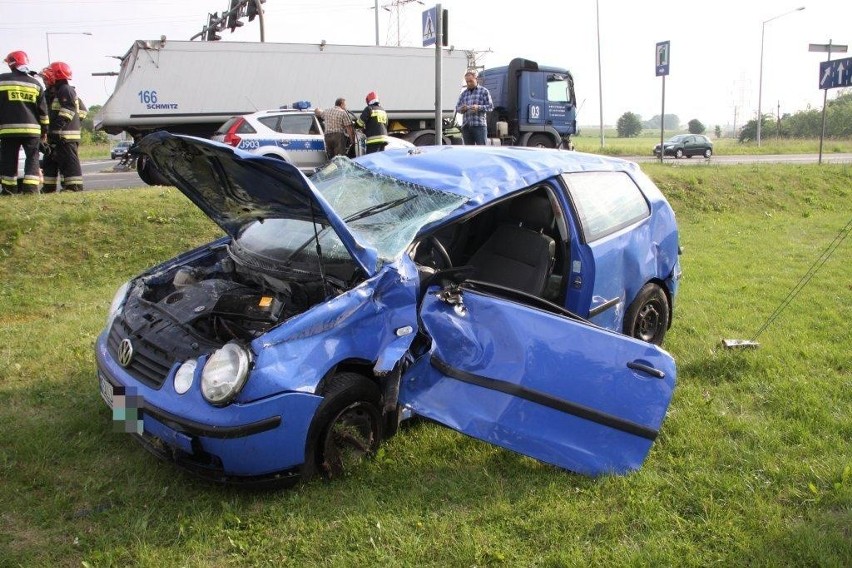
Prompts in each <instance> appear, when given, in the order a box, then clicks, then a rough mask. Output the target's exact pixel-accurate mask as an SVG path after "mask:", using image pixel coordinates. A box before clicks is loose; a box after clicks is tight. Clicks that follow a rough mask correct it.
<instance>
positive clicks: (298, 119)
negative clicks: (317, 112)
mask: <svg viewBox="0 0 852 568" xmlns="http://www.w3.org/2000/svg"><path fill="white" fill-rule="evenodd" d="M313 128H314V116H313V115H312V114H307V113H305V114H285V115H282V116H281V124H280V125H279V128H278V132H283V133H284V134H313V133H315V132H311V130H312V129H313Z"/></svg>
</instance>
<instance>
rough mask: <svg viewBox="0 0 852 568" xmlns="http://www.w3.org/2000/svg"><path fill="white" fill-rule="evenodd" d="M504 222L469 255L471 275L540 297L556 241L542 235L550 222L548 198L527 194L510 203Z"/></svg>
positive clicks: (550, 212) (551, 217) (551, 210)
mask: <svg viewBox="0 0 852 568" xmlns="http://www.w3.org/2000/svg"><path fill="white" fill-rule="evenodd" d="M508 221H509V222H506V223H504V224H501V225H498V226H497V229H496V230H495V231H494V233H493V234H492V235H491V236H490V237H489V238H488V239H487V240H486V241H485V243H483V245H482V246H481V247H480V248H479V249H478V250H477V251H476V252H475V253H474V254H473V256H471V257H470V260H469V261H468V264H470V265H472V266H474V267H476V273H475V275H474V278H475V279H476V280H481V281H483V282H489V283H492V284H497V285H499V286H505V287H506V288H513V289H515V290H520V291H522V292H526V293H527V294H532V295H534V296H539V297H540V296H541V295H542V293H543V292H544V287H545V285H546V284H547V278H548V276H550V272H551V271H552V270H553V262H554V257H555V251H556V242H555V241H554V240H553V238H552V237H551V236H549V235H546V234H544V229H545V228H550V227H552V225H553V209H552V207H551V206H550V200H549V199H548V198H547V196H545V195H542V194H537V193H536V194H528V195H525V196H522V197H519V198H517V199H515V200H514V201H512V202H511V203H510V208H509V213H508Z"/></svg>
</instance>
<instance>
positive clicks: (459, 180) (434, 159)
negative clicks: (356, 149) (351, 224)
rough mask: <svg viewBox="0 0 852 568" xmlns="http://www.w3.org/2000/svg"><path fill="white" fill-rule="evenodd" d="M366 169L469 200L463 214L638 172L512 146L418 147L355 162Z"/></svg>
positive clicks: (614, 162) (592, 158)
mask: <svg viewBox="0 0 852 568" xmlns="http://www.w3.org/2000/svg"><path fill="white" fill-rule="evenodd" d="M355 161H356V162H358V163H360V164H362V165H364V166H366V167H367V168H369V169H370V170H372V171H374V172H378V173H382V174H386V175H389V176H391V177H394V178H397V179H400V180H403V181H408V182H411V183H416V184H419V185H422V186H425V187H429V188H432V189H437V190H440V191H446V192H449V193H455V194H458V195H462V196H464V197H466V198H468V200H469V201H468V203H467V206H466V207H465V209H475V208H476V206H477V205H479V204H481V203H484V202H487V201H492V200H493V199H497V198H499V197H502V196H503V195H507V194H509V193H513V192H515V191H518V190H520V189H523V188H526V187H530V186H531V185H534V184H536V183H538V182H541V181H544V180H545V179H548V178H551V177H553V176H556V175H559V174H562V173H570V172H583V171H630V172H633V171H636V170H638V166H637V165H636V164H634V163H633V162H628V161H626V160H620V159H617V158H610V157H606V156H598V155H595V154H584V153H582V152H574V151H565V150H549V149H542V148H523V147H510V146H421V147H418V148H417V149H416V150H414V151H411V150H385V151H384V152H375V153H373V154H368V155H366V156H361V157H360V158H357V159H356V160H355Z"/></svg>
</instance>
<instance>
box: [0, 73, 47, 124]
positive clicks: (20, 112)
mask: <svg viewBox="0 0 852 568" xmlns="http://www.w3.org/2000/svg"><path fill="white" fill-rule="evenodd" d="M46 130H47V103H46V102H45V98H44V89H43V88H42V86H41V83H39V82H38V80H37V79H35V78H33V77H30V76H29V75H28V74H26V73H21V72H20V71H10V72H9V73H3V74H0V137H2V136H41V134H42V132H44V131H46Z"/></svg>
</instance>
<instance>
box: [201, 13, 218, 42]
mask: <svg viewBox="0 0 852 568" xmlns="http://www.w3.org/2000/svg"><path fill="white" fill-rule="evenodd" d="M218 26H219V12H213V13H212V14H208V16H207V32H206V34H205V36H204V39H206V40H207V41H219V40H220V39H222V36H220V35H219V34H217V33H216V32H217V31H218Z"/></svg>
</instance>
